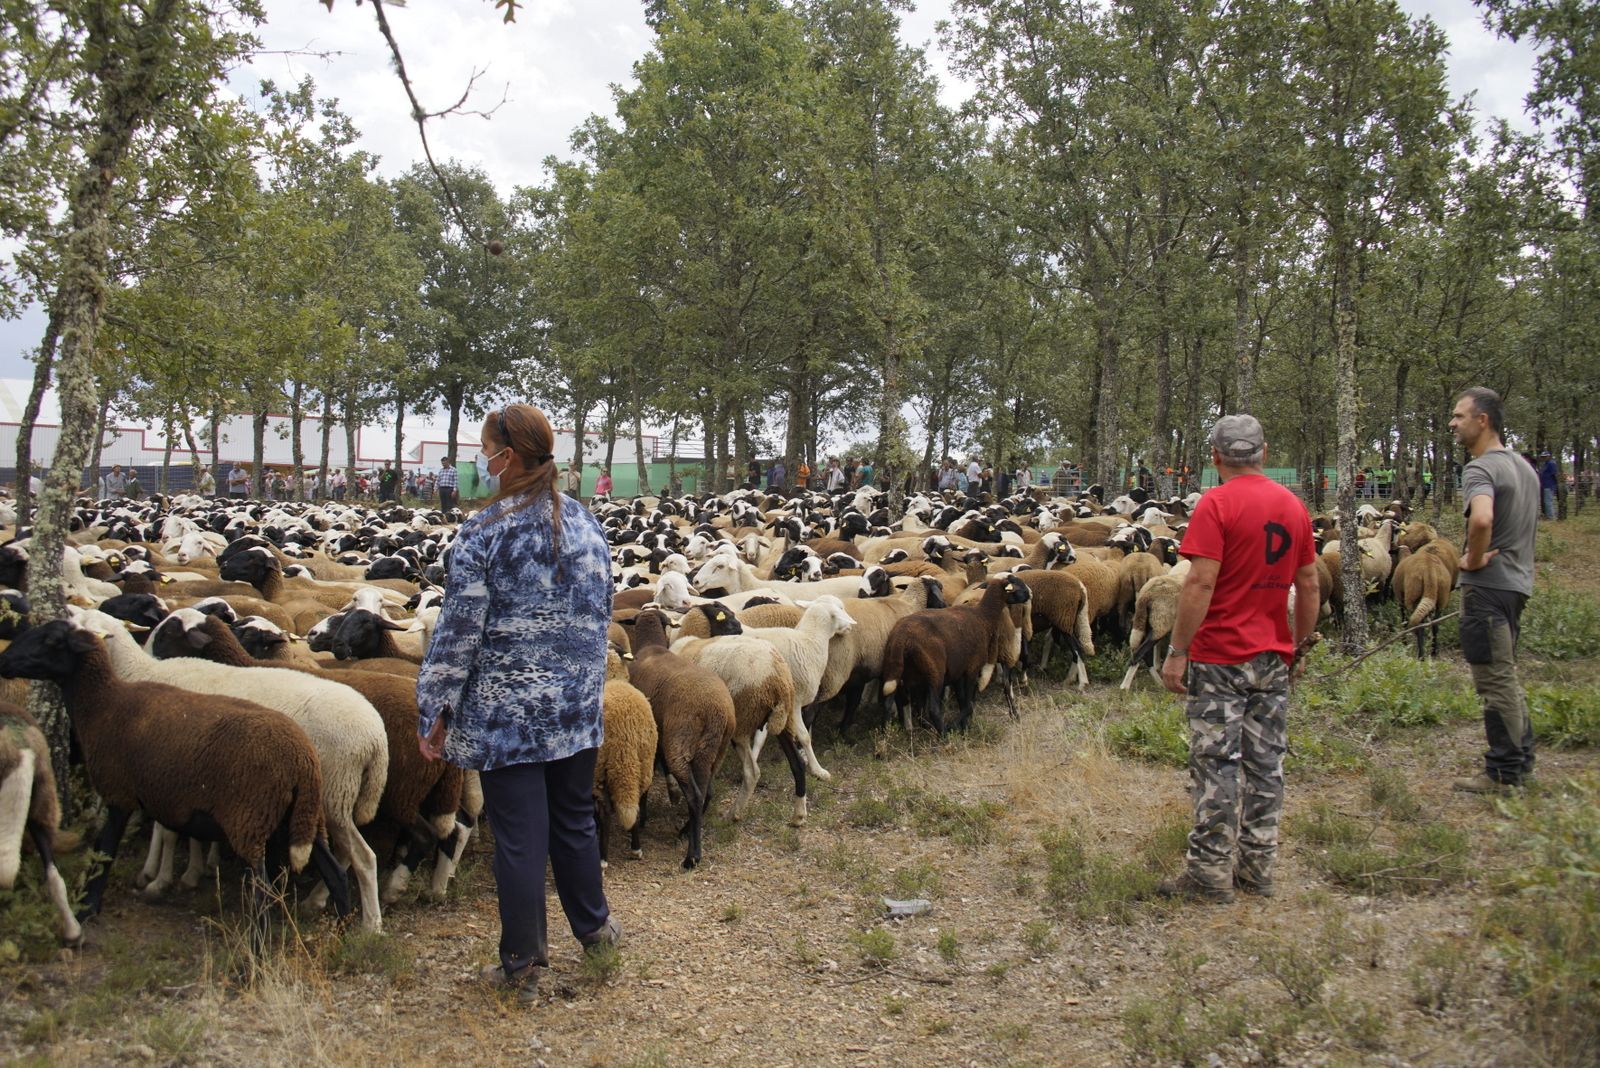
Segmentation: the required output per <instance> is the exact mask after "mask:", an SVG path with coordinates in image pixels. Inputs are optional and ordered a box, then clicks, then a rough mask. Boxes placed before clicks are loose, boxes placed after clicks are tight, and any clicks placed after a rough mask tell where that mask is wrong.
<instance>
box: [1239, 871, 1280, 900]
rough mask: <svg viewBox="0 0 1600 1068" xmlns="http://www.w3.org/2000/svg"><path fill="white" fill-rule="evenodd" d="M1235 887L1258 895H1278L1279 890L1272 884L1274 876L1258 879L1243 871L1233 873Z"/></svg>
mask: <svg viewBox="0 0 1600 1068" xmlns="http://www.w3.org/2000/svg"><path fill="white" fill-rule="evenodd" d="M1233 888H1234V889H1235V890H1239V891H1241V892H1243V893H1246V894H1253V895H1255V896H1256V897H1277V896H1278V891H1277V890H1276V889H1275V888H1274V887H1273V885H1272V876H1270V875H1269V876H1267V877H1266V878H1265V879H1257V878H1254V877H1253V876H1250V875H1247V874H1246V873H1244V872H1242V871H1236V872H1234V873H1233Z"/></svg>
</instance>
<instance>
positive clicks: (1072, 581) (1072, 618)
mask: <svg viewBox="0 0 1600 1068" xmlns="http://www.w3.org/2000/svg"><path fill="white" fill-rule="evenodd" d="M1015 577H1016V578H1017V579H1018V580H1020V581H1021V582H1022V584H1023V585H1025V586H1027V587H1028V588H1029V589H1030V590H1032V591H1033V602H1032V605H1033V609H1032V611H1033V629H1034V630H1035V631H1037V632H1042V633H1043V635H1044V640H1043V641H1042V642H1041V643H1040V644H1041V646H1042V648H1041V649H1040V652H1039V659H1038V667H1039V670H1041V671H1043V670H1044V669H1045V668H1047V667H1049V666H1050V654H1051V651H1052V650H1053V649H1054V647H1055V642H1056V639H1057V637H1058V636H1059V638H1060V639H1061V641H1062V642H1064V643H1065V644H1066V647H1067V650H1068V652H1069V654H1070V655H1071V657H1072V659H1071V661H1069V663H1068V666H1069V667H1076V669H1077V672H1078V687H1079V689H1082V688H1083V687H1085V686H1087V685H1089V675H1088V670H1087V668H1086V667H1085V666H1084V660H1085V658H1086V657H1091V656H1093V655H1094V637H1093V635H1092V634H1091V632H1090V618H1089V594H1088V591H1087V590H1085V589H1084V586H1083V583H1082V582H1081V581H1080V580H1079V579H1078V578H1077V577H1076V576H1074V575H1069V574H1067V573H1066V572H1065V571H1018V572H1017V573H1016V575H1015Z"/></svg>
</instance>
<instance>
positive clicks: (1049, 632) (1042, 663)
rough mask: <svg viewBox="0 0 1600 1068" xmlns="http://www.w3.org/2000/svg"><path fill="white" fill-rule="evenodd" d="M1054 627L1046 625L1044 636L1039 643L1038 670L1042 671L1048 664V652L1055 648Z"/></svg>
mask: <svg viewBox="0 0 1600 1068" xmlns="http://www.w3.org/2000/svg"><path fill="white" fill-rule="evenodd" d="M1055 645H1056V628H1054V627H1046V628H1045V629H1044V638H1043V640H1042V641H1040V643H1039V670H1040V671H1044V670H1045V669H1046V668H1048V667H1049V666H1050V654H1051V653H1052V652H1053V651H1054V650H1055Z"/></svg>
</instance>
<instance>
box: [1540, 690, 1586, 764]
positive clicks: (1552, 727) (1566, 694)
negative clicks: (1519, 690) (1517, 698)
mask: <svg viewBox="0 0 1600 1068" xmlns="http://www.w3.org/2000/svg"><path fill="white" fill-rule="evenodd" d="M1528 715H1529V717H1530V718H1531V719H1532V720H1533V736H1534V738H1535V739H1537V740H1538V744H1540V745H1543V746H1549V747H1550V748H1551V749H1590V748H1593V747H1595V746H1600V695H1597V694H1596V692H1595V689H1594V687H1593V686H1556V685H1544V686H1530V687H1529V688H1528Z"/></svg>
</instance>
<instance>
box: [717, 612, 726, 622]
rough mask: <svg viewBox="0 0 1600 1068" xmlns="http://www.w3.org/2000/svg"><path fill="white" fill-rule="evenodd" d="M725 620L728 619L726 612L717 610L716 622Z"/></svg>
mask: <svg viewBox="0 0 1600 1068" xmlns="http://www.w3.org/2000/svg"><path fill="white" fill-rule="evenodd" d="M727 620H728V613H726V612H718V613H717V622H718V623H726V622H727Z"/></svg>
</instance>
